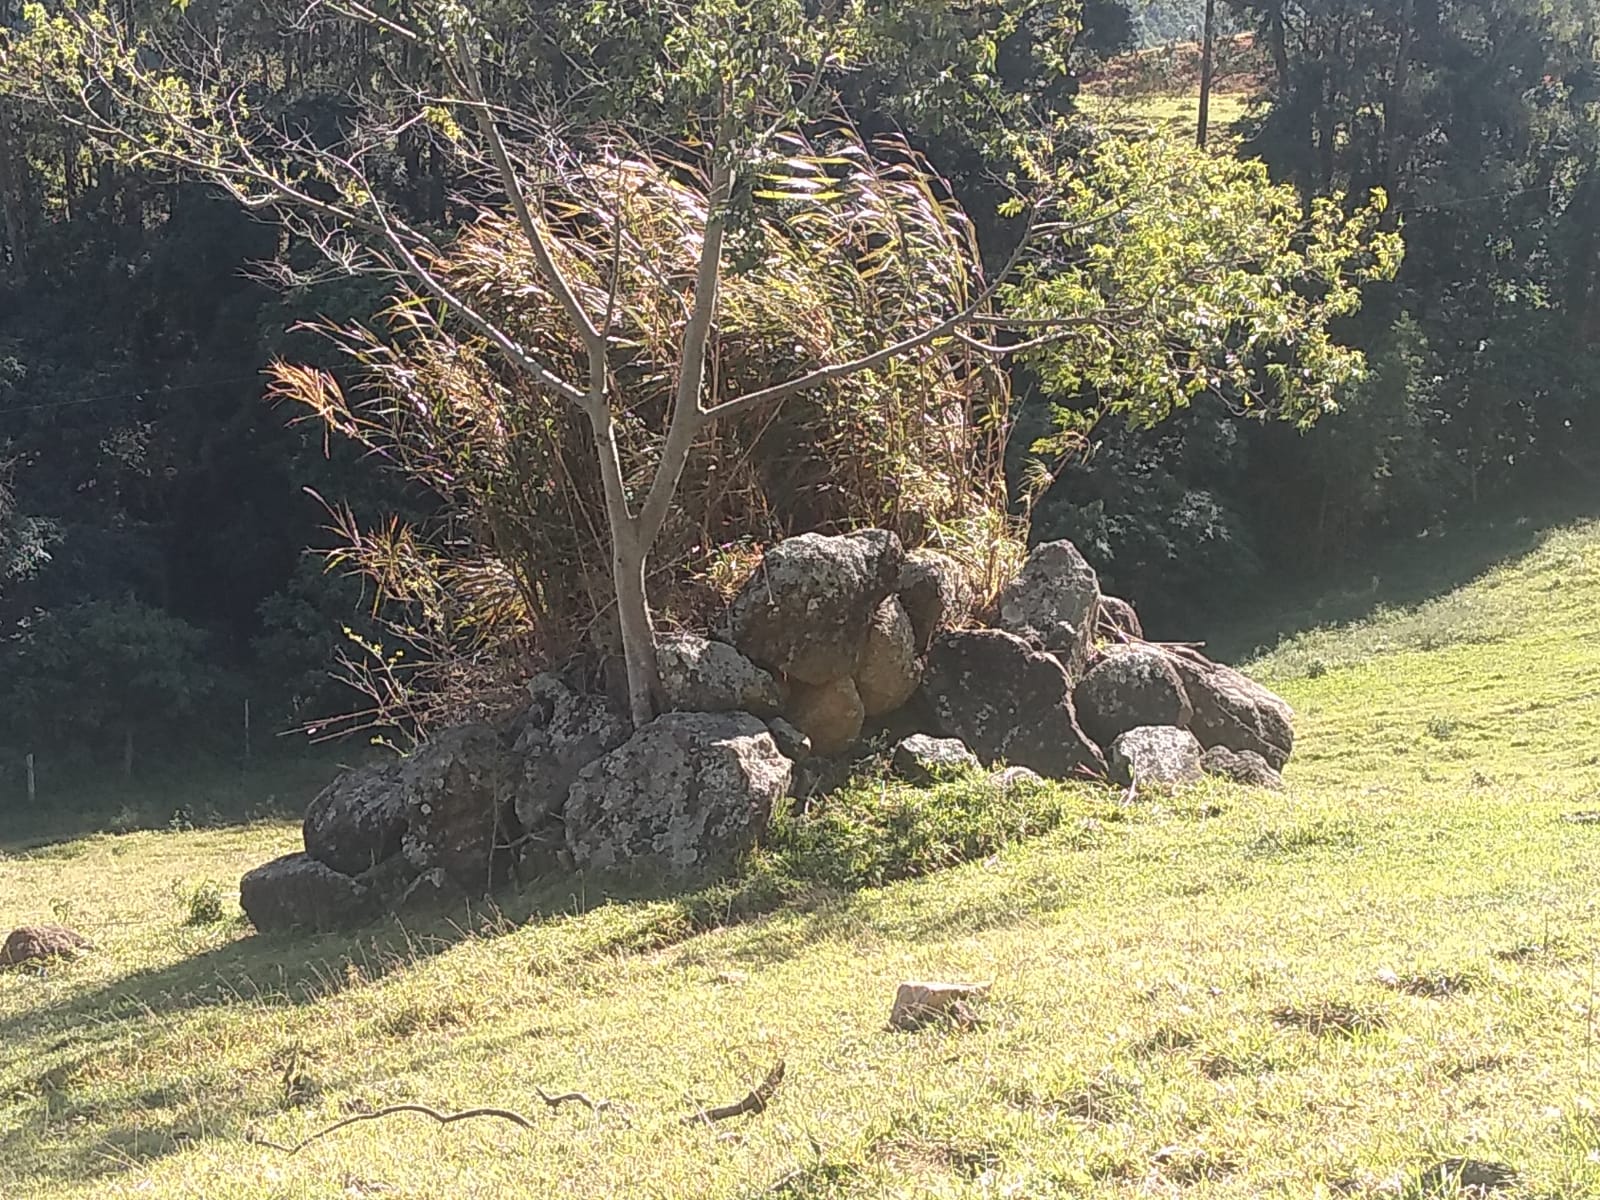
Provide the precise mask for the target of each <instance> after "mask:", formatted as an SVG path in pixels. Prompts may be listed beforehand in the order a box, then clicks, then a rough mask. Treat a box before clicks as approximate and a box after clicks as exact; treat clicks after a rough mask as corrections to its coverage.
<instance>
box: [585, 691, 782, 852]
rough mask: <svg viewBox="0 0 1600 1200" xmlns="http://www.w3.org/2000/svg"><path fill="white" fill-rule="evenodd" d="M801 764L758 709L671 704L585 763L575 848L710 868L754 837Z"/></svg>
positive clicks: (739, 849)
mask: <svg viewBox="0 0 1600 1200" xmlns="http://www.w3.org/2000/svg"><path fill="white" fill-rule="evenodd" d="M792 767H793V764H791V763H790V762H789V760H788V759H786V758H784V757H783V755H781V754H779V753H778V748H777V746H775V745H774V744H773V741H772V735H771V733H769V732H768V731H767V727H766V726H765V725H763V724H762V723H761V722H760V721H759V720H757V719H756V718H755V717H753V716H750V715H748V714H746V713H667V714H666V715H665V716H662V717H658V718H656V719H655V720H654V721H652V722H650V724H648V725H646V726H644V728H642V729H640V730H639V731H638V732H637V733H635V734H634V735H633V737H631V738H629V739H628V741H627V742H625V743H624V744H623V745H621V746H619V747H618V748H617V749H615V750H613V751H612V752H611V753H610V754H607V755H606V756H605V757H603V758H600V759H597V760H596V761H594V762H592V763H590V764H589V765H588V766H587V767H585V768H584V769H583V770H582V771H581V772H579V774H578V778H577V780H576V781H575V782H574V783H573V785H572V790H571V791H570V793H569V794H568V796H567V806H566V813H565V821H566V833H567V848H568V850H569V851H570V852H571V854H572V859H573V862H574V863H575V864H576V865H577V866H578V867H579V868H581V869H585V870H598V871H626V872H630V873H637V874H641V875H646V876H651V877H654V878H657V879H671V880H682V879H686V878H692V877H696V876H704V875H705V874H707V873H709V872H712V871H715V870H718V869H720V868H723V867H726V866H728V865H729V864H731V863H732V862H733V860H734V859H735V858H737V857H738V855H740V854H741V853H743V852H744V851H746V850H748V849H749V848H750V847H751V846H753V845H754V844H755V842H756V839H757V838H759V837H760V836H761V834H762V833H763V832H764V831H765V829H766V827H767V822H768V820H769V819H770V818H771V816H772V810H773V806H774V805H775V804H777V803H779V802H780V801H781V800H782V798H783V797H784V795H785V794H786V793H787V792H788V790H789V781H790V772H791V770H792Z"/></svg>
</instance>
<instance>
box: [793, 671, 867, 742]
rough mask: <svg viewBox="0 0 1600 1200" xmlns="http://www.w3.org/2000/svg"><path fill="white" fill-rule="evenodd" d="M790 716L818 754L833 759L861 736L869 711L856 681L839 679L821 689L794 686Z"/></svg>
mask: <svg viewBox="0 0 1600 1200" xmlns="http://www.w3.org/2000/svg"><path fill="white" fill-rule="evenodd" d="M787 716H788V718H789V720H790V721H792V722H793V723H794V725H795V727H796V728H797V729H799V730H801V731H802V732H803V733H804V734H805V735H806V737H807V738H808V739H809V740H810V742H811V748H812V750H813V751H814V752H815V753H817V754H824V755H830V754H842V753H844V751H846V750H848V749H849V748H850V746H851V745H852V744H853V743H854V742H855V740H856V739H857V738H859V737H860V736H861V726H862V724H863V723H864V722H865V720H866V716H867V710H866V708H865V706H864V705H862V703H861V693H859V692H858V691H856V684H855V680H853V679H836V680H834V681H833V682H832V683H826V684H823V685H821V686H820V687H813V686H811V685H809V684H804V683H796V684H792V685H790V688H789V707H788V712H787Z"/></svg>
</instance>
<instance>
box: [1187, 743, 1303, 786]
mask: <svg viewBox="0 0 1600 1200" xmlns="http://www.w3.org/2000/svg"><path fill="white" fill-rule="evenodd" d="M1200 766H1201V768H1202V769H1203V770H1204V771H1205V773H1206V774H1207V775H1220V776H1221V777H1222V778H1224V779H1231V780H1233V782H1234V783H1243V784H1248V785H1249V786H1251V787H1258V788H1269V789H1271V790H1272V791H1279V790H1281V789H1282V787H1283V776H1282V775H1279V774H1278V773H1277V772H1276V771H1274V770H1273V769H1272V767H1271V766H1269V765H1268V763H1267V760H1266V759H1264V758H1262V757H1261V755H1259V754H1257V753H1256V752H1255V751H1254V750H1229V749H1228V748H1227V747H1226V746H1213V747H1211V749H1209V750H1207V751H1206V752H1205V753H1204V754H1202V755H1201V756H1200Z"/></svg>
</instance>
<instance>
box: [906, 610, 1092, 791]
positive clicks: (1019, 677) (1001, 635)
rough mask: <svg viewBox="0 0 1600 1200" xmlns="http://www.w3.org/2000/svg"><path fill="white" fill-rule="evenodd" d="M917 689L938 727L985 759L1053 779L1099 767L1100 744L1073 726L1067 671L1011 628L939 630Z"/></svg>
mask: <svg viewBox="0 0 1600 1200" xmlns="http://www.w3.org/2000/svg"><path fill="white" fill-rule="evenodd" d="M922 694H923V698H924V700H925V702H926V704H927V706H928V710H929V712H930V713H931V715H932V716H933V719H934V720H935V722H936V723H937V724H938V725H939V728H940V731H941V732H943V733H944V734H945V735H947V736H949V737H957V738H960V739H961V740H962V741H963V742H965V743H966V744H967V745H968V746H969V747H970V748H971V749H972V750H973V751H974V752H975V753H976V754H977V755H978V757H979V758H980V759H982V760H983V762H984V763H986V764H990V763H994V762H999V761H1003V762H1007V763H1012V764H1015V765H1017V766H1023V767H1030V768H1032V769H1033V770H1035V771H1037V772H1039V773H1040V774H1041V775H1045V776H1049V777H1051V778H1055V779H1067V778H1072V777H1079V776H1083V775H1085V774H1093V775H1102V774H1104V773H1105V760H1104V758H1103V757H1102V756H1101V753H1100V749H1099V747H1097V746H1096V745H1095V744H1094V743H1093V742H1092V741H1090V740H1089V738H1088V737H1087V736H1085V734H1084V732H1083V730H1082V729H1080V728H1079V726H1078V721H1077V717H1076V715H1075V714H1074V712H1073V707H1072V683H1071V680H1070V679H1068V677H1067V672H1066V669H1065V668H1064V667H1062V665H1061V663H1060V662H1059V661H1057V659H1056V658H1055V657H1054V656H1053V655H1051V654H1047V653H1045V652H1044V651H1040V650H1035V649H1034V648H1033V647H1032V646H1030V645H1029V644H1028V643H1027V642H1026V641H1024V640H1023V639H1022V638H1020V637H1018V636H1016V635H1015V634H1011V633H1007V632H1005V631H1004V630H1000V629H974V630H959V631H950V632H946V633H941V634H939V635H938V636H937V637H935V638H934V639H933V645H932V646H931V647H930V648H929V650H928V663H927V667H926V668H925V669H924V671H923V675H922Z"/></svg>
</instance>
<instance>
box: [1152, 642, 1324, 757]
mask: <svg viewBox="0 0 1600 1200" xmlns="http://www.w3.org/2000/svg"><path fill="white" fill-rule="evenodd" d="M1165 653H1166V655H1167V657H1168V659H1169V660H1170V661H1171V662H1172V665H1173V667H1174V668H1175V669H1176V670H1177V672H1178V678H1180V679H1181V680H1183V687H1184V691H1185V692H1187V693H1188V695H1189V702H1190V704H1191V705H1192V706H1193V708H1194V716H1193V717H1192V718H1191V719H1190V721H1189V728H1190V729H1191V730H1193V731H1194V735H1195V736H1196V737H1197V738H1199V739H1200V744H1201V745H1202V746H1204V747H1206V748H1207V749H1208V750H1209V749H1211V748H1212V747H1214V746H1225V747H1227V748H1228V749H1229V750H1254V751H1255V752H1256V753H1257V754H1259V755H1261V757H1262V758H1264V759H1265V760H1266V762H1267V765H1268V766H1269V767H1271V768H1272V769H1273V770H1274V771H1281V770H1283V764H1284V763H1286V762H1288V761H1289V755H1290V753H1291V752H1292V751H1293V750H1294V710H1293V709H1291V708H1290V707H1289V705H1288V704H1287V703H1286V702H1285V701H1284V700H1283V699H1282V698H1281V697H1279V696H1277V695H1274V694H1273V693H1272V692H1270V691H1268V690H1267V689H1266V688H1264V687H1262V686H1261V685H1260V684H1259V683H1257V682H1256V681H1255V680H1253V679H1251V678H1249V677H1248V676H1245V675H1242V674H1240V673H1239V672H1238V671H1235V670H1234V669H1233V668H1232V667H1225V666H1222V665H1221V664H1220V663H1214V662H1211V661H1210V660H1208V659H1207V658H1205V657H1204V656H1203V655H1201V654H1198V653H1196V652H1195V651H1193V650H1184V649H1166V650H1165Z"/></svg>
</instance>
